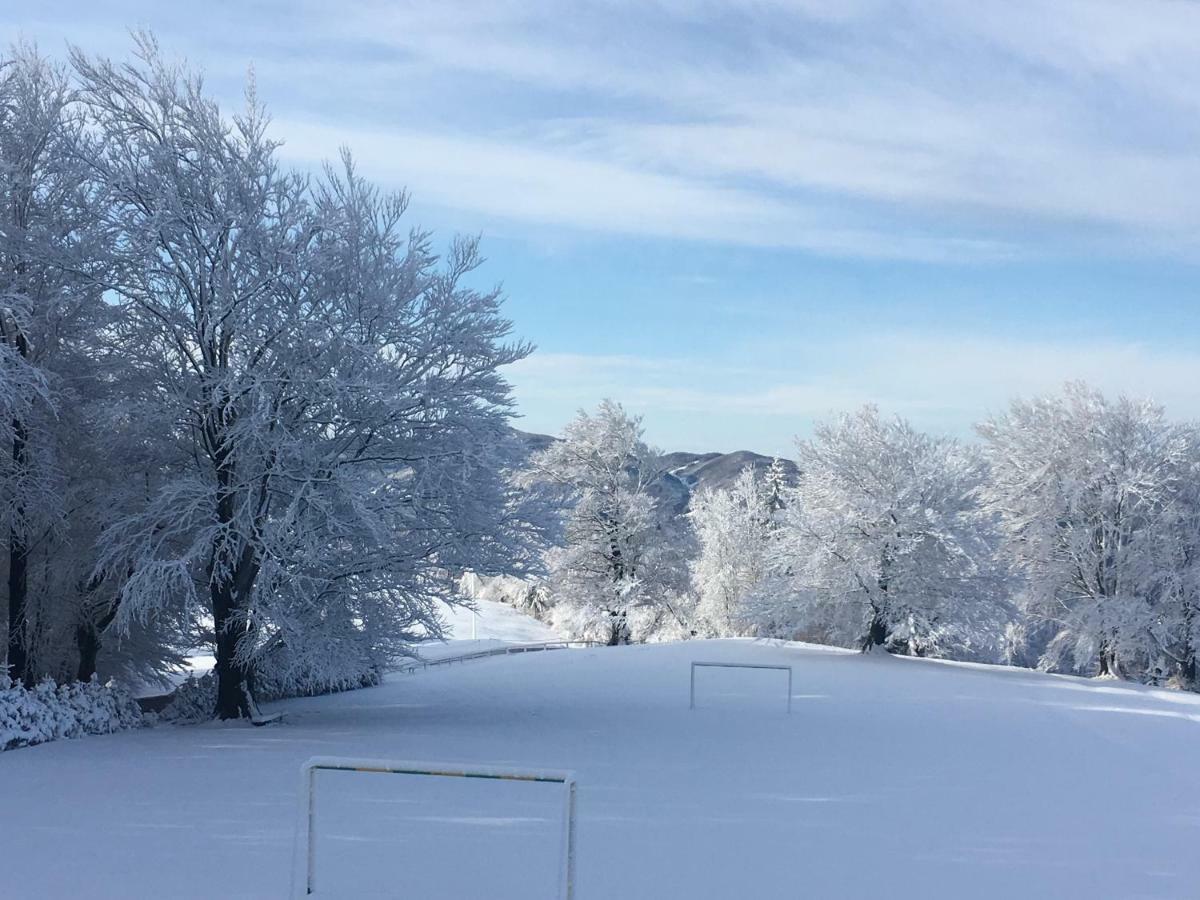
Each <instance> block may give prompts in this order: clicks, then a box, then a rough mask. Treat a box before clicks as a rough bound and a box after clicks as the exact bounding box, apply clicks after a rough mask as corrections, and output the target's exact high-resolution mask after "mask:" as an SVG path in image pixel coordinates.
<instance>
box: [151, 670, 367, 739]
mask: <svg viewBox="0 0 1200 900" xmlns="http://www.w3.org/2000/svg"><path fill="white" fill-rule="evenodd" d="M268 659H269V660H270V661H271V662H273V663H275V664H276V665H274V666H270V665H267V666H263V667H262V668H261V669H259V670H257V671H256V672H255V674H254V696H255V699H256V700H283V699H286V698H288V697H316V696H318V695H321V694H336V693H338V692H339V691H351V690H355V689H356V688H364V687H373V686H375V685H377V684H379V683H380V681H382V680H383V667H382V666H372V665H366V664H364V665H362V666H350V665H346V664H342V665H334V666H333V667H332V668H327V669H324V670H322V671H320V672H315V671H312V670H303V671H297V670H290V671H289V670H287V669H286V668H284V667H283V663H284V660H283V659H282V658H280V655H279V654H278V653H276V654H270V655H268ZM216 706H217V677H216V675H215V674H214V673H213V672H206V673H205V674H204V675H201V676H200V677H199V678H197V677H196V676H194V675H192V676H189V677H188V679H187V681H185V682H183V683H182V684H181V685H179V687H178V688H176V689H175V695H174V697H173V699H172V700H171V702H170V703H169V704H167V706H166V707H165V708H164V709H163V710H162V712H161V713H159V716H158V720H159V721H160V722H170V723H174V724H183V723H187V722H204V721H207V720H208V719H211V718H212V717H213V714H214V711H215V709H216Z"/></svg>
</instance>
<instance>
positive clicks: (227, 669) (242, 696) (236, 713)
mask: <svg viewBox="0 0 1200 900" xmlns="http://www.w3.org/2000/svg"><path fill="white" fill-rule="evenodd" d="M212 604H213V624H214V626H215V627H216V632H217V665H216V671H217V706H216V709H215V710H214V713H215V715H216V717H217V718H218V719H241V718H246V719H249V718H253V716H254V701H253V699H252V694H251V690H252V685H251V679H250V671H249V669H248V667H247V666H246V665H245V664H244V663H242V662H241V661H239V660H238V658H237V646H238V639H239V638H240V635H239V634H238V631H237V624H238V618H239V617H238V615H237V608H236V605H235V601H234V598H233V590H232V586H230V585H214V586H213V588H212Z"/></svg>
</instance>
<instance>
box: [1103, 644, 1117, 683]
mask: <svg viewBox="0 0 1200 900" xmlns="http://www.w3.org/2000/svg"><path fill="white" fill-rule="evenodd" d="M1098 675H1099V677H1101V678H1104V677H1112V678H1120V677H1121V670H1120V667H1119V666H1118V665H1117V654H1116V653H1115V652H1114V651H1113V649H1112V648H1111V647H1110V646H1109V645H1108V642H1105V643H1103V644H1101V645H1100V671H1099V673H1098Z"/></svg>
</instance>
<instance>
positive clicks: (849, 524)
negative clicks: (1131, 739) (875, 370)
mask: <svg viewBox="0 0 1200 900" xmlns="http://www.w3.org/2000/svg"><path fill="white" fill-rule="evenodd" d="M977 430H978V436H979V440H978V441H973V442H960V441H956V440H952V439H949V438H944V437H934V436H931V435H927V434H923V433H921V432H919V431H918V430H916V429H914V428H913V427H912V426H911V425H910V424H909V423H907V422H905V421H904V420H902V419H898V418H894V419H892V418H885V417H883V416H881V415H880V414H879V412H878V411H877V410H875V409H874V408H870V407H868V408H865V409H863V410H861V411H859V412H857V413H853V414H849V415H844V416H841V417H839V418H837V419H835V420H833V421H830V422H827V423H825V424H822V425H820V426H818V427H817V428H816V429H815V431H814V433H813V435H812V437H811V438H809V439H807V440H802V441H799V442H798V443H797V454H798V458H797V461H798V464H799V474H798V476H795V475H789V470H788V469H787V468H785V467H783V466H781V465H778V464H776V465H773V466H772V467H771V468H770V469H769V470H767V471H765V472H758V473H756V472H754V471H753V470H749V469H747V470H746V471H744V472H743V473H742V474H741V476H740V477H739V478H738V479H737V481H736V482H735V483H734V484H733V485H732V486H731V487H729V488H728V489H721V490H702V491H700V492H699V493H698V494H697V496H695V497H694V498H693V499H692V502H691V508H690V512H689V514H688V518H689V521H690V525H691V529H690V531H689V532H688V533H686V534H681V533H678V532H673V531H672V530H671V529H670V528H667V527H664V524H663V522H662V520H661V518H656V516H655V515H654V509H655V505H656V500H655V497H654V492H653V489H652V484H653V482H654V479H655V477H656V475H657V470H656V468H655V462H654V458H655V457H654V454H653V453H652V452H651V451H650V450H649V448H648V447H647V446H646V445H645V443H644V442H643V441H642V433H641V424H640V421H639V420H638V419H636V418H634V417H631V416H629V415H628V414H626V413H625V411H624V410H623V409H621V407H620V406H619V405H616V404H612V403H606V404H604V405H603V406H601V408H600V409H599V410H598V412H597V413H596V414H595V415H587V414H581V415H580V416H579V418H577V419H576V420H575V421H574V422H573V423H572V424H571V425H570V426H569V427H568V429H567V431H566V433H565V436H564V440H563V441H562V442H561V443H559V444H556V445H555V446H553V447H551V448H549V449H547V450H545V451H544V452H542V453H540V454H538V455H536V456H535V457H534V460H533V465H532V467H531V469H530V470H529V472H528V473H527V476H526V477H527V478H528V479H530V480H532V481H534V482H537V483H540V484H547V485H557V486H559V488H561V489H563V490H564V491H565V495H564V496H565V499H566V500H567V515H566V519H565V522H566V526H565V530H564V533H563V537H562V539H561V546H560V548H559V549H556V550H553V551H551V552H550V554H549V555H548V560H547V563H548V566H549V568H550V571H551V577H550V579H549V580H548V582H547V587H546V590H547V591H548V593H549V605H550V613H549V614H550V615H552V616H553V617H554V618H555V619H556V620H557V622H558V624H559V625H560V627H564V628H566V629H567V630H569V631H572V632H574V633H576V634H580V635H586V636H588V637H593V638H597V637H602V638H604V639H606V640H609V641H611V642H613V643H619V642H623V641H627V640H631V639H634V640H644V639H655V638H671V637H679V636H688V635H699V636H735V635H757V636H769V637H780V638H793V639H797V638H798V639H806V640H813V641H819V642H823V643H829V644H836V645H840V646H844V647H854V648H860V649H862V650H864V651H865V650H871V649H874V648H880V649H883V650H887V651H890V652H894V653H903V654H912V655H918V656H926V655H928V656H940V657H950V658H956V659H966V660H979V661H993V662H1009V663H1015V664H1021V665H1036V666H1040V667H1043V668H1047V669H1052V670H1055V671H1066V672H1076V673H1081V674H1091V675H1095V674H1099V675H1112V676H1119V677H1128V678H1133V679H1138V680H1142V681H1147V682H1151V683H1155V684H1168V683H1170V684H1174V685H1178V686H1182V687H1187V688H1190V689H1195V687H1196V684H1197V681H1196V664H1197V656H1198V654H1200V425H1197V424H1196V423H1191V422H1174V421H1171V420H1169V419H1168V418H1167V417H1166V415H1165V413H1164V411H1163V409H1162V408H1160V407H1158V406H1156V405H1154V404H1152V403H1149V402H1138V401H1134V400H1130V399H1127V398H1120V399H1117V400H1115V401H1114V400H1110V399H1108V398H1106V397H1104V396H1102V395H1101V394H1100V393H1098V392H1096V391H1094V390H1092V389H1090V388H1088V387H1087V386H1085V385H1080V384H1074V385H1068V386H1067V387H1066V389H1065V390H1064V391H1063V392H1062V393H1061V394H1059V395H1057V396H1048V397H1042V398H1039V399H1035V400H1032V401H1017V402H1014V403H1012V404H1011V406H1010V407H1009V408H1008V410H1007V411H1006V412H1004V413H1003V414H1001V415H998V416H996V417H994V418H992V419H990V420H988V421H986V422H984V423H982V424H980V425H979V426H978V429H977Z"/></svg>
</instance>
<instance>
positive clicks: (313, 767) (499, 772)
mask: <svg viewBox="0 0 1200 900" xmlns="http://www.w3.org/2000/svg"><path fill="white" fill-rule="evenodd" d="M322 771H327V772H364V773H372V774H380V773H382V774H388V775H421V776H428V777H435V778H479V779H483V780H488V781H526V782H536V783H539V784H561V785H562V786H563V788H564V789H565V790H564V794H565V797H564V801H563V830H562V847H563V853H562V857H563V860H562V867H561V869H560V871H559V883H558V896H559V897H560V898H561V900H571V898H572V897H573V896H574V891H575V774H574V773H573V772H568V771H564V770H558V769H516V768H511V767H508V766H463V765H459V764H457V763H427V762H412V761H402V762H393V761H390V760H380V759H345V758H343V757H332V756H314V757H313V758H312V759H310V760H308V762H306V763H305V764H304V765H303V766H301V768H300V772H301V785H300V818H299V821H298V822H297V827H296V837H297V841H296V853H295V860H294V870H293V875H292V896H293V897H310V896H312V895H313V893H314V892H315V890H316V886H315V881H316V872H315V865H314V864H315V861H316V856H315V851H316V846H315V845H316V817H315V816H314V815H313V813H314V812H315V808H316V792H315V787H316V784H315V780H316V776H317V772H322Z"/></svg>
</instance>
